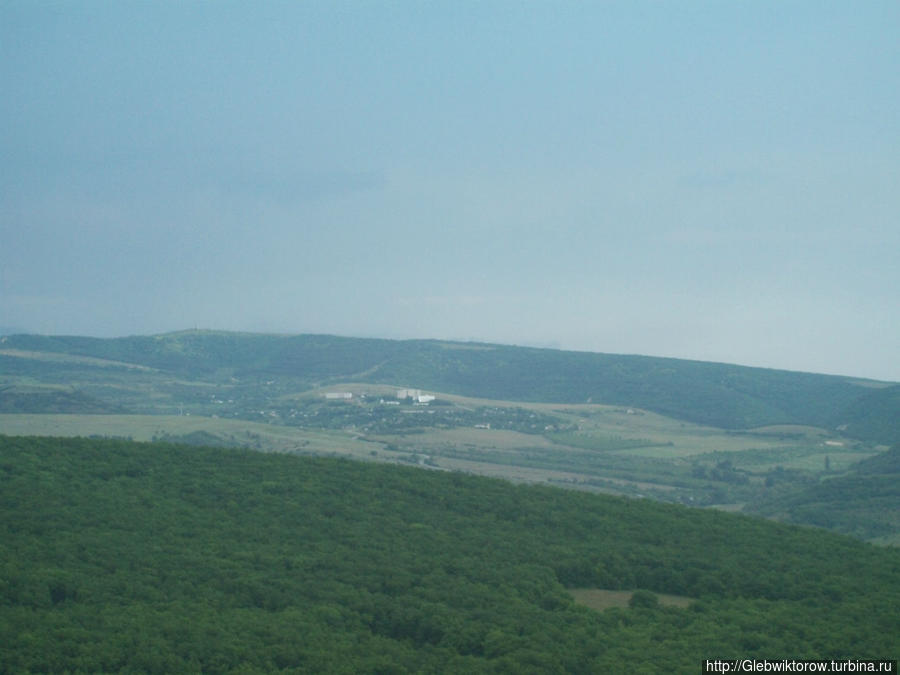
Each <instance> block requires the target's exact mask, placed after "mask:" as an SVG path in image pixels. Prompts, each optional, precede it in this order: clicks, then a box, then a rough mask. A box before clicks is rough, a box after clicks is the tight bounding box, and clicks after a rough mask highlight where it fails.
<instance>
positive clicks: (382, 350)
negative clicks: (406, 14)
mask: <svg viewBox="0 0 900 675" xmlns="http://www.w3.org/2000/svg"><path fill="white" fill-rule="evenodd" d="M12 350H20V351H27V352H33V353H52V354H67V355H72V356H79V357H90V358H93V359H104V360H107V361H109V362H115V364H118V365H122V366H124V364H131V365H138V366H143V367H147V368H153V369H157V370H160V371H164V372H170V373H173V374H178V375H181V376H185V377H191V378H199V379H209V378H216V377H222V376H224V375H225V374H228V375H231V376H234V377H240V378H253V377H258V378H291V379H292V380H294V381H295V382H301V383H305V384H307V385H308V386H309V387H313V386H321V385H323V384H329V383H334V382H340V381H350V380H352V381H359V382H367V383H375V384H392V385H398V386H414V387H418V388H422V389H429V390H433V391H439V392H445V393H450V394H459V395H465V396H474V397H481V398H492V399H503V400H512V401H528V402H538V401H540V402H550V403H561V404H562V403H584V402H587V401H590V402H593V403H603V404H609V405H621V406H631V407H637V408H644V409H647V410H651V411H654V412H658V413H661V414H664V415H668V416H670V417H674V418H677V419H682V420H685V421H689V422H695V423H700V424H707V425H711V426H716V427H721V428H725V429H748V428H755V427H761V426H769V425H776V424H805V425H814V426H820V427H826V428H829V429H840V430H841V431H842V432H843V433H845V434H846V435H848V436H850V437H853V438H858V439H861V440H866V441H871V442H877V443H885V444H891V443H894V442H897V441H898V440H900V384H896V383H887V382H877V381H873V380H864V379H853V378H848V377H843V376H836V375H820V374H814V373H801V372H793V371H784V370H772V369H764V368H753V367H747V366H736V365H729V364H722V363H710V362H702V361H689V360H682V359H673V358H662V357H652V356H634V355H615V354H603V353H590V352H570V351H559V350H553V349H540V348H535V347H515V346H506V345H496V344H482V343H463V342H448V341H438V340H387V339H374V338H350V337H337V336H331V335H309V334H307V335H271V334H254V333H231V332H219V331H181V332H176V333H168V334H163V335H153V336H134V337H123V338H91V337H77V336H38V335H13V336H6V337H5V338H3V341H2V344H0V356H3V352H4V351H6V352H7V353H8V354H9V353H10V352H11V351H12Z"/></svg>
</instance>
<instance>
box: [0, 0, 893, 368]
mask: <svg viewBox="0 0 900 675" xmlns="http://www.w3.org/2000/svg"><path fill="white" fill-rule="evenodd" d="M0 92H2V95H0V326H2V327H3V328H19V329H25V330H28V331H31V332H42V333H54V334H60V333H65V334H89V335H99V336H114V335H126V334H148V333H158V332H165V331H170V330H177V329H183V328H193V327H196V326H199V327H202V328H219V329H232V330H250V331H277V332H316V333H336V334H342V335H351V336H384V337H398V338H399V337H439V338H451V339H457V338H460V339H479V340H485V341H494V342H504V343H516V344H538V345H550V346H558V347H562V348H565V349H580V350H590V351H602V352H617V353H639V354H649V355H657V356H676V357H684V358H693V359H701V360H714V361H726V362H731V363H740V364H747V365H757V366H767V367H777V368H787V369H792V370H809V371H816V372H827V373H840V374H849V375H861V376H869V377H874V378H880V379H893V380H900V2H897V1H896V0H885V1H884V2H865V1H856V0H854V1H849V0H848V1H846V2H827V1H823V0H811V1H809V2H791V1H790V0H777V1H773V2H765V1H762V0H758V1H757V0H754V1H753V2H750V1H747V2H742V1H737V0H736V1H734V2H726V1H716V2H699V1H698V2H673V1H666V2H662V1H660V2H639V1H635V0H628V1H627V2H589V3H581V2H579V3H567V2H533V1H527V0H525V1H522V2H490V1H488V2H465V1H460V0H452V1H447V2H412V1H410V2H336V1H334V0H328V1H323V2H316V1H307V2H290V3H266V2H242V3H229V2H194V3H192V2H171V3H169V2H162V1H159V0H154V1H153V2H139V3H134V2H101V1H99V0H97V1H84V2H38V1H35V0H27V1H23V2H11V1H9V0H0Z"/></svg>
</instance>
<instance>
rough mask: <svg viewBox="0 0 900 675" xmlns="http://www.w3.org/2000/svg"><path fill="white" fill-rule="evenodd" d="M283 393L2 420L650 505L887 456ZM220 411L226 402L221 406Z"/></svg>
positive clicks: (558, 412) (673, 426) (668, 425)
mask: <svg viewBox="0 0 900 675" xmlns="http://www.w3.org/2000/svg"><path fill="white" fill-rule="evenodd" d="M329 390H340V391H346V392H347V393H352V394H353V398H351V399H348V400H328V399H326V398H325V393H326V390H324V389H323V390H315V391H312V392H303V393H301V394H294V395H283V396H279V397H277V398H276V399H274V400H272V401H269V402H268V405H267V406H264V407H262V408H260V409H259V410H244V411H243V412H238V413H233V414H232V416H230V417H225V416H222V417H218V416H216V417H213V416H208V415H197V414H183V415H109V414H107V415H71V414H70V415H65V414H43V415H27V414H8V415H0V429H2V430H3V432H4V433H6V434H11V435H30V434H39V435H54V436H98V437H115V438H132V439H134V440H143V441H148V440H168V441H178V442H187V443H192V444H204V445H222V446H244V447H250V448H253V449H257V450H262V451H266V452H293V453H301V454H337V455H349V456H354V457H359V458H365V459H374V460H380V461H388V462H398V461H399V462H405V463H411V464H418V465H421V466H424V467H429V468H433V469H445V470H455V471H465V472H468V473H474V474H480V475H488V476H495V477H504V478H508V479H511V480H515V481H521V482H533V483H542V482H546V483H553V484H557V485H561V486H563V487H569V488H577V489H581V490H587V491H597V492H607V493H616V494H625V495H631V496H649V497H653V498H655V499H660V500H663V501H677V502H682V503H686V504H694V505H727V504H732V505H738V506H740V505H742V504H743V503H745V502H747V501H749V500H751V499H753V498H754V497H755V496H756V495H757V493H758V492H759V491H761V490H765V488H766V484H767V483H768V487H772V485H773V484H775V483H776V482H779V481H780V482H784V480H787V479H788V478H790V479H791V480H798V479H800V478H807V479H809V480H812V479H813V478H814V477H818V476H820V475H822V474H824V473H826V472H831V473H839V472H841V471H844V470H846V469H847V468H848V467H849V466H851V465H852V464H854V463H855V462H858V461H860V460H862V459H865V458H866V457H869V456H872V455H874V454H875V453H876V452H877V451H878V448H877V447H873V446H870V445H867V444H864V443H861V442H853V441H848V440H846V439H841V440H836V437H835V436H833V435H832V434H829V433H828V432H826V431H825V430H823V429H819V428H814V427H801V426H790V427H788V426H784V427H776V428H766V429H759V430H754V431H749V432H733V431H726V430H721V429H715V428H712V427H707V426H702V425H697V424H693V423H690V422H683V421H679V420H674V419H671V418H667V417H665V416H663V415H659V414H655V413H651V412H648V411H644V410H639V409H635V408H622V407H616V406H603V405H597V404H577V405H567V406H559V405H553V404H545V403H535V404H531V403H521V402H511V401H492V400H489V399H476V398H467V397H462V396H453V395H446V394H442V393H436V394H434V395H435V400H434V401H431V402H430V403H429V404H428V405H415V404H412V403H409V402H406V401H404V402H403V403H402V404H401V403H399V402H396V397H395V396H393V393H394V392H395V391H396V389H391V388H384V387H380V388H372V387H371V386H369V385H361V384H354V383H342V384H338V385H335V386H333V387H331V388H329ZM214 400H221V399H214Z"/></svg>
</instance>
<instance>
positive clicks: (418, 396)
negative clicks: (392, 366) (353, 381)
mask: <svg viewBox="0 0 900 675" xmlns="http://www.w3.org/2000/svg"><path fill="white" fill-rule="evenodd" d="M325 398H326V399H328V400H329V401H350V400H352V399H353V393H352V392H349V391H329V392H326V393H325ZM362 398H365V395H363V397H362ZM409 399H411V400H412V402H413V403H415V404H417V405H428V404H429V403H431V402H432V401H433V400H434V399H435V397H434V396H432V395H431V394H423V393H422V390H421V389H398V390H397V400H396V401H385V400H384V399H382V400H381V402H382V403H385V404H388V405H399V404H400V401H403V400H409Z"/></svg>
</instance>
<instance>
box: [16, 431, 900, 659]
mask: <svg viewBox="0 0 900 675" xmlns="http://www.w3.org/2000/svg"><path fill="white" fill-rule="evenodd" d="M565 586H599V587H606V588H611V589H634V588H641V589H645V590H646V591H647V593H640V594H635V595H636V596H637V597H639V598H641V597H643V598H645V602H643V603H642V602H641V601H640V600H638V601H637V604H639V605H642V606H641V607H638V608H635V609H610V610H607V611H605V612H603V613H596V612H593V611H590V610H587V609H585V608H582V607H580V606H578V605H575V604H574V603H573V601H572V599H571V597H570V596H569V595H568V594H567V593H566V592H565ZM654 593H674V594H678V595H688V596H693V597H698V598H702V600H701V601H699V602H697V603H695V604H694V605H693V606H692V607H691V608H688V609H675V608H669V607H660V606H655V607H654V606H651V605H652V602H651V601H650V599H649V598H650V596H652V595H653V594H654ZM898 606H900V552H898V551H896V550H890V549H878V548H875V547H872V546H868V545H864V544H861V543H859V542H856V541H853V540H851V539H849V538H844V537H840V536H836V535H830V534H828V533H825V532H821V531H818V530H812V529H800V528H796V527H791V526H787V525H780V524H777V523H768V522H764V521H760V520H755V519H751V518H746V517H741V516H735V515H730V514H724V513H720V512H713V511H701V510H689V509H686V508H682V507H678V506H673V505H663V504H657V503H652V502H648V501H636V500H627V499H622V498H610V497H600V496H596V495H589V494H584V493H578V492H567V491H562V490H556V489H552V488H545V487H533V486H532V487H526V486H514V485H511V484H508V483H505V482H501V481H495V480H490V479H485V478H477V477H472V476H465V475H461V474H452V473H444V472H429V471H423V470H418V469H411V468H402V467H396V466H389V465H381V464H365V463H355V462H349V461H341V460H332V459H326V458H318V459H314V458H298V457H291V456H283V455H263V454H256V453H252V452H247V451H232V450H211V449H208V448H188V447H184V446H173V445H168V444H135V443H128V442H125V441H109V440H107V441H96V440H89V439H65V440H64V439H48V438H5V437H0V664H2V669H3V670H4V671H8V672H26V673H27V672H65V671H70V672H75V671H81V672H119V671H130V672H158V673H168V672H297V673H299V672H347V673H357V672H398V673H399V672H460V673H463V672H465V673H470V672H516V673H520V672H585V673H596V672H623V671H624V670H628V671H630V672H693V671H695V670H696V669H697V668H698V664H699V663H700V661H701V660H702V659H703V658H707V657H709V656H710V655H711V654H714V655H717V656H720V655H732V656H735V657H736V656H742V657H748V658H750V657H769V658H784V657H785V656H786V655H789V656H790V657H791V658H840V657H843V658H884V657H885V655H887V656H888V657H889V656H890V655H891V654H894V655H896V652H897V647H898V643H897V638H896V636H897V635H898V634H900V616H898V611H897V607H898Z"/></svg>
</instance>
